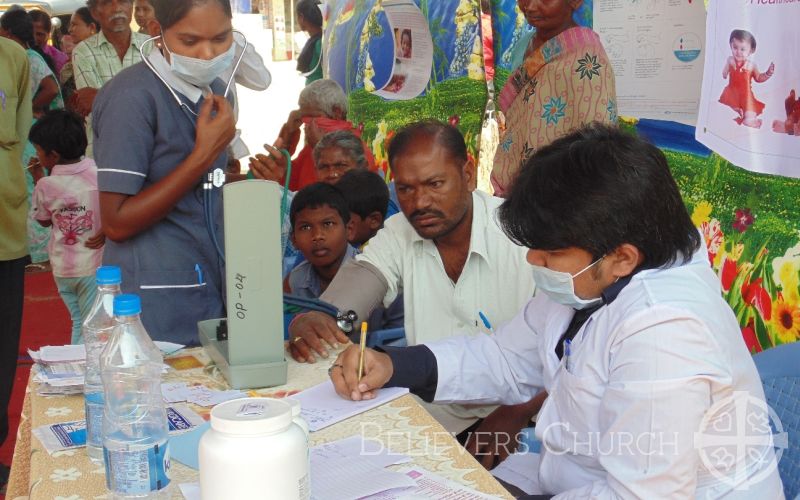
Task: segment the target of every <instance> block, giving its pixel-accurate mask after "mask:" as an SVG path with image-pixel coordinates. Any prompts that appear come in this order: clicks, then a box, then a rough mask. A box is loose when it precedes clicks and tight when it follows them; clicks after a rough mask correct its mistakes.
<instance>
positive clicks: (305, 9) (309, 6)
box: [294, 0, 322, 28]
mask: <svg viewBox="0 0 800 500" xmlns="http://www.w3.org/2000/svg"><path fill="white" fill-rule="evenodd" d="M294 9H295V10H296V11H297V15H299V16H303V18H304V19H305V20H306V21H308V22H309V23H310V24H313V25H314V26H316V27H318V28H322V11H321V10H319V0H300V1H299V2H297V5H295V7H294Z"/></svg>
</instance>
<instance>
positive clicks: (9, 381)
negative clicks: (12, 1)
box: [0, 38, 33, 488]
mask: <svg viewBox="0 0 800 500" xmlns="http://www.w3.org/2000/svg"><path fill="white" fill-rule="evenodd" d="M0 68H3V71H0V445H2V444H3V442H4V441H5V440H6V437H7V436H8V402H9V400H10V399H11V389H12V387H13V386H14V374H15V372H16V369H17V350H18V349H19V334H20V329H21V328H22V303H23V298H24V295H25V291H24V285H25V263H26V261H27V258H28V240H27V220H28V219H27V216H28V195H27V190H26V187H25V170H23V167H22V151H23V149H24V148H25V143H26V142H27V139H28V129H30V126H31V119H32V118H33V117H32V112H33V105H32V104H31V90H30V83H29V78H30V67H29V65H28V56H27V55H26V54H25V51H24V50H23V49H22V47H20V46H19V44H17V43H16V42H13V41H11V40H8V39H6V38H0ZM8 473H9V468H8V467H7V466H6V465H5V464H0V488H2V487H3V485H5V484H6V482H8Z"/></svg>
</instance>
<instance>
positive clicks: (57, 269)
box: [29, 111, 105, 344]
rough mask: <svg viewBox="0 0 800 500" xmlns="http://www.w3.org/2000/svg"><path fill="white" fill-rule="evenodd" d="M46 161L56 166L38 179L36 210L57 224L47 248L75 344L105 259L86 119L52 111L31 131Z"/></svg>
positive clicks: (36, 215)
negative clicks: (87, 138) (70, 319)
mask: <svg viewBox="0 0 800 500" xmlns="http://www.w3.org/2000/svg"><path fill="white" fill-rule="evenodd" d="M29 138H30V141H31V143H32V144H33V145H34V146H35V147H36V154H37V156H38V157H39V163H40V164H41V166H43V167H45V168H46V169H48V170H52V173H51V174H50V176H49V177H44V178H42V179H41V180H39V181H38V182H37V183H36V187H35V188H34V191H33V201H32V205H33V207H32V208H33V215H34V218H35V219H36V220H37V221H38V222H39V224H41V225H42V226H44V227H52V233H51V235H50V242H49V243H48V246H47V251H48V253H49V254H50V263H51V264H52V266H53V277H54V278H55V281H56V285H57V286H58V292H59V293H60V294H61V298H62V299H63V300H64V304H66V306H67V309H68V310H69V313H70V316H71V317H72V343H73V344H80V343H82V342H83V339H82V336H81V324H82V323H83V320H84V319H85V318H86V315H87V314H88V313H89V310H90V309H91V307H92V304H93V303H94V297H95V289H96V286H95V270H96V269H97V268H98V266H100V263H101V261H102V258H103V244H104V243H105V235H104V234H103V232H102V230H101V228H100V207H99V201H98V194H97V167H96V166H95V164H94V161H93V160H92V159H91V158H84V156H83V155H84V153H85V152H86V144H87V140H86V130H85V129H84V126H83V119H81V118H80V117H79V116H78V115H76V114H74V113H72V112H69V111H50V112H49V113H47V114H45V115H44V116H43V117H42V118H41V119H40V120H39V121H38V122H37V123H36V124H35V125H34V126H33V127H31V131H30V136H29Z"/></svg>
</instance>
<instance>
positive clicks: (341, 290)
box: [320, 260, 389, 321]
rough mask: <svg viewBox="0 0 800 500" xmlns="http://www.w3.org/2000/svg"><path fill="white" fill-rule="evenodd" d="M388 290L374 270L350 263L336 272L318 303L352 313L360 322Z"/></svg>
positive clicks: (385, 282)
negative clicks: (353, 312)
mask: <svg viewBox="0 0 800 500" xmlns="http://www.w3.org/2000/svg"><path fill="white" fill-rule="evenodd" d="M388 290H389V284H388V283H387V281H386V278H384V277H383V274H382V273H381V272H380V271H379V270H378V268H377V267H375V266H373V265H372V264H369V263H367V262H359V261H356V260H350V261H348V262H346V263H345V264H344V265H343V266H342V267H341V269H339V272H337V273H336V277H335V278H334V279H333V281H331V284H330V285H328V288H327V289H326V290H325V292H324V293H323V294H322V295H321V296H320V300H323V301H325V302H328V303H329V304H333V305H334V306H336V308H337V309H339V311H350V310H352V311H355V313H356V314H357V315H358V318H359V321H361V320H366V319H367V318H368V317H369V314H370V313H371V312H372V310H373V309H375V307H376V306H378V305H379V304H381V303H382V302H383V298H384V297H385V296H386V292H387V291H388Z"/></svg>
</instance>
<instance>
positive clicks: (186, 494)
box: [178, 483, 200, 500]
mask: <svg viewBox="0 0 800 500" xmlns="http://www.w3.org/2000/svg"><path fill="white" fill-rule="evenodd" d="M178 486H179V487H180V489H181V494H183V498H185V499H186V500H200V483H181V484H179V485H178Z"/></svg>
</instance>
